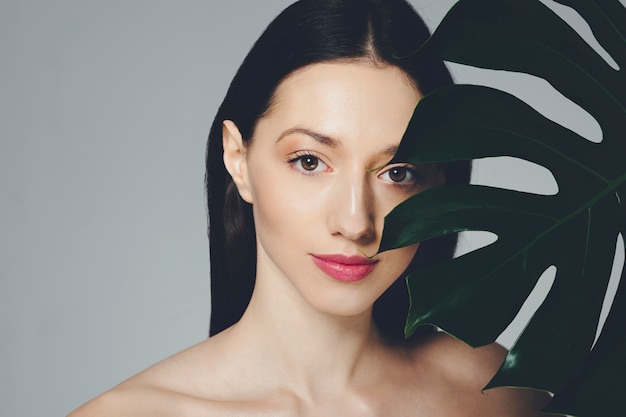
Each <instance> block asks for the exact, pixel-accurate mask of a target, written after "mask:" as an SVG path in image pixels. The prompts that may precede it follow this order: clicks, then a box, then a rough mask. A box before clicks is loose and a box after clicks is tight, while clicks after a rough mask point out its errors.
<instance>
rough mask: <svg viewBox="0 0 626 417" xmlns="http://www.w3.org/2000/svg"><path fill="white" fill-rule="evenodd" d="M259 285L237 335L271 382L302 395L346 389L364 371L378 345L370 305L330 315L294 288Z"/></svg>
mask: <svg viewBox="0 0 626 417" xmlns="http://www.w3.org/2000/svg"><path fill="white" fill-rule="evenodd" d="M268 281H270V279H268V278H267V277H264V276H263V275H259V276H258V277H257V284H256V287H255V290H254V293H253V296H252V299H251V301H250V304H249V306H248V308H247V310H246V313H245V314H244V316H243V317H242V319H241V321H240V322H239V323H238V324H237V325H235V326H234V328H233V332H232V334H233V336H236V337H237V338H238V339H239V340H240V342H239V343H238V345H239V346H241V347H242V349H244V350H245V351H246V353H245V356H244V357H246V358H248V359H250V362H251V363H252V366H255V367H263V368H266V369H265V370H261V372H262V373H261V374H262V375H267V376H268V378H269V380H268V381H267V383H268V384H271V383H272V382H273V383H274V384H275V386H276V387H280V388H283V389H286V390H288V391H296V394H297V395H298V396H300V397H302V398H309V399H314V398H321V397H323V396H329V395H336V394H337V393H340V392H345V391H346V390H348V389H349V387H350V385H351V384H353V383H354V382H355V381H356V380H358V379H359V375H361V374H362V373H363V372H365V368H364V366H363V365H364V364H367V365H370V363H369V362H370V361H368V358H372V357H373V356H375V353H374V352H375V351H376V349H377V348H378V347H379V346H380V338H379V337H378V335H377V332H376V330H375V327H374V325H373V322H372V318H371V309H370V310H368V311H365V312H363V313H362V314H359V315H357V316H350V317H344V316H336V315H331V314H326V313H324V312H320V311H319V310H317V309H315V308H314V307H313V306H311V305H310V304H308V303H307V302H305V301H304V300H303V299H302V297H301V296H300V295H299V293H298V292H297V290H295V288H293V287H291V288H289V286H290V284H289V283H285V285H286V288H285V287H282V288H281V287H280V285H278V286H277V285H276V283H275V282H272V283H269V282H268Z"/></svg>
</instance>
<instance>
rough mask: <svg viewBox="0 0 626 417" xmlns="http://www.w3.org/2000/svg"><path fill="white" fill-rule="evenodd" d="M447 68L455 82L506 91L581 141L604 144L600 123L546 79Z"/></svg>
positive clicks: (479, 69)
mask: <svg viewBox="0 0 626 417" xmlns="http://www.w3.org/2000/svg"><path fill="white" fill-rule="evenodd" d="M447 64H448V66H449V67H450V70H451V71H452V73H453V74H454V79H455V82H457V83H463V84H475V85H483V86H487V87H492V88H497V89H498V90H502V91H505V92H507V93H509V94H512V95H514V96H515V97H517V98H519V99H520V100H522V101H523V102H525V103H526V104H528V105H529V106H531V107H532V108H533V109H535V110H536V111H538V112H539V113H541V114H542V115H543V116H544V117H546V118H548V119H550V120H552V121H553V122H555V123H557V124H559V125H561V126H563V127H564V128H566V129H569V130H571V131H572V132H574V133H576V134H578V135H579V136H581V138H584V139H587V140H588V141H590V142H594V143H600V142H602V128H601V127H600V124H599V123H598V121H597V120H596V119H595V118H594V117H593V116H591V114H589V113H588V112H587V111H586V110H584V109H583V108H582V107H580V106H579V105H578V104H576V103H574V102H573V101H572V100H570V99H569V98H567V97H565V96H564V95H563V94H561V93H560V92H559V91H558V90H557V89H555V88H554V87H552V85H551V84H550V83H548V82H547V81H546V80H544V79H543V78H539V77H535V76H534V75H530V74H524V73H520V72H512V71H501V70H492V69H484V68H476V67H471V66H469V65H463V64H456V63H452V62H448V63H447Z"/></svg>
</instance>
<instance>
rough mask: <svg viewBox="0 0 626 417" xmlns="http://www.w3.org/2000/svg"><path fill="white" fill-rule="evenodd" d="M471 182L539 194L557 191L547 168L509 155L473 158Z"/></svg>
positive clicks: (550, 193)
mask: <svg viewBox="0 0 626 417" xmlns="http://www.w3.org/2000/svg"><path fill="white" fill-rule="evenodd" d="M471 182H472V184H478V185H487V186H490V187H498V188H504V189H507V190H515V191H522V192H526V193H533V194H540V195H555V194H557V193H558V192H559V185H558V183H557V182H556V179H555V178H554V175H552V172H550V170H549V169H547V168H545V167H543V166H541V165H539V164H535V163H534V162H530V161H526V160H524V159H520V158H513V157H510V156H498V157H493V158H481V159H477V160H475V161H474V166H473V168H472V180H471Z"/></svg>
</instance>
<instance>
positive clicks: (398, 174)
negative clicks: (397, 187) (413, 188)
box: [389, 167, 406, 182]
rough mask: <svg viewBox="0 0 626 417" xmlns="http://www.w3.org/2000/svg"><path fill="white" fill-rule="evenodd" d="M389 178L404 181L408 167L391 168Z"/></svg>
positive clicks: (394, 180)
mask: <svg viewBox="0 0 626 417" xmlns="http://www.w3.org/2000/svg"><path fill="white" fill-rule="evenodd" d="M389 179H390V180H391V181H393V182H402V181H404V180H405V179H406V168H404V167H396V168H391V169H390V170H389Z"/></svg>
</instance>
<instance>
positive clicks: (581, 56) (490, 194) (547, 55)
mask: <svg viewBox="0 0 626 417" xmlns="http://www.w3.org/2000/svg"><path fill="white" fill-rule="evenodd" d="M560 2H561V3H563V4H566V5H569V6H571V7H574V8H575V9H576V10H577V11H578V12H579V13H580V14H581V16H582V17H583V18H585V19H586V20H587V22H588V23H589V24H590V26H591V27H592V30H593V31H594V33H595V34H596V36H597V39H598V40H599V42H601V44H602V45H603V47H604V48H605V50H607V51H608V52H609V53H610V54H611V56H612V57H613V59H614V60H615V62H617V64H618V65H619V66H620V68H624V65H626V37H625V33H626V10H625V9H624V7H623V6H622V5H621V4H620V3H619V2H618V1H617V0H596V1H592V0H563V1H560ZM432 55H435V56H437V57H440V58H442V59H445V60H448V61H453V62H459V63H463V64H468V65H473V66H477V67H482V68H491V69H501V70H508V71H517V72H525V73H528V74H532V75H536V76H539V77H542V78H544V79H545V80H547V81H548V82H549V83H551V84H552V85H553V86H554V87H555V88H556V89H558V90H559V91H560V92H561V93H562V94H563V95H564V96H566V97H568V98H569V99H571V100H573V101H574V102H576V103H577V104H579V105H580V106H581V107H582V108H584V109H585V110H586V111H588V112H589V113H590V114H591V115H592V116H593V117H594V118H595V119H596V120H597V121H598V123H600V126H601V128H602V133H603V137H602V142H601V143H592V142H590V141H587V140H586V139H584V138H582V137H580V136H578V135H577V134H576V133H574V132H572V131H570V130H568V129H566V128H565V127H562V126H560V125H558V124H556V123H554V122H552V121H550V120H548V119H547V118H545V117H544V116H542V115H541V114H539V113H537V112H536V111H535V110H533V109H532V108H531V107H530V106H528V105H526V104H524V103H523V102H521V101H520V100H519V99H517V98H515V97H513V96H511V95H509V94H507V93H504V92H501V91H498V90H494V89H491V88H487V87H479V86H464V85H458V86H451V87H446V88H442V89H439V90H437V91H435V92H434V93H431V94H429V95H428V96H426V97H424V98H423V99H422V100H421V101H420V102H419V104H418V106H417V107H416V110H415V113H414V115H413V118H412V119H411V122H410V124H409V126H408V128H407V131H406V133H405V137H404V138H403V140H402V142H401V144H400V149H399V150H398V153H397V155H396V157H395V158H394V159H395V161H403V162H412V163H416V164H417V163H421V162H447V161H457V160H466V159H475V158H483V157H490V156H513V157H518V158H522V159H526V160H529V161H532V162H535V163H537V164H540V165H542V166H544V167H546V168H547V169H549V170H550V172H551V173H552V174H553V175H554V177H555V179H556V181H557V183H558V186H559V190H558V193H557V194H555V195H549V196H545V195H534V194H530V193H521V192H517V191H510V190H503V189H498V188H492V187H483V186H475V185H464V186H444V187H439V188H435V189H431V190H428V191H426V192H423V193H421V194H418V195H416V196H414V197H412V198H410V199H409V200H407V201H405V202H404V203H402V204H401V205H399V206H398V207H397V208H396V209H394V210H393V211H392V212H391V213H390V214H389V215H388V216H387V218H386V219H385V228H384V232H383V238H382V242H381V248H380V250H381V251H384V250H388V249H392V248H396V247H401V246H406V245H409V244H412V243H416V242H421V241H424V240H427V239H430V238H434V237H437V236H441V235H446V234H450V233H456V232H460V231H465V230H483V231H489V232H493V233H495V234H496V235H497V236H498V239H497V241H496V242H494V243H493V244H491V245H489V246H487V247H485V248H481V249H479V250H476V251H474V252H471V253H469V254H467V255H464V256H462V257H459V258H457V259H453V260H450V261H447V262H443V263H440V264H437V265H433V266H430V267H427V268H424V269H420V270H418V271H416V272H415V273H413V274H411V275H410V276H409V277H408V278H407V283H408V286H409V292H410V296H411V308H410V312H409V317H408V320H407V329H406V331H407V334H410V333H412V331H413V330H414V329H415V328H416V327H417V326H419V325H422V324H434V325H436V326H438V327H440V328H442V329H443V330H444V331H446V332H448V333H450V334H452V335H454V336H455V337H458V338H460V339H462V340H464V341H466V342H467V343H469V344H471V345H473V346H479V345H484V344H487V343H490V342H493V341H494V340H495V339H496V338H497V336H498V335H499V334H500V333H502V331H503V330H504V329H505V328H506V326H507V325H508V324H509V323H510V322H511V320H512V319H513V318H514V317H515V315H516V314H517V312H518V311H519V308H520V307H521V305H522V304H523V302H524V301H525V300H526V298H527V297H528V295H529V294H530V292H531V291H532V289H533V288H534V286H535V284H536V282H537V280H538V278H539V277H540V275H541V274H542V273H543V272H544V271H545V270H546V269H547V268H548V267H549V266H551V265H554V266H555V267H556V269H557V273H556V278H555V282H554V284H553V286H552V288H551V289H550V292H549V294H548V296H547V298H546V300H545V301H544V303H543V304H542V305H541V306H540V308H539V309H538V310H537V311H536V312H535V314H534V316H533V317H532V319H531V321H530V322H529V324H528V325H527V327H526V328H525V330H524V331H523V333H522V334H521V336H520V338H519V339H518V340H517V342H516V343H515V345H514V346H513V348H512V349H511V351H510V352H509V354H508V356H507V358H506V360H505V362H504V364H503V365H502V367H501V369H500V370H499V372H498V373H497V374H496V376H495V377H494V379H493V380H492V381H491V383H490V384H489V385H488V387H487V388H489V387H494V386H520V387H532V388H536V389H541V390H546V391H550V392H552V393H556V394H557V395H556V396H555V398H554V401H553V403H552V404H551V405H550V406H549V410H550V411H552V412H559V413H569V414H573V415H581V416H593V417H598V416H602V415H616V410H618V409H617V408H615V407H617V404H618V399H619V394H620V393H624V392H626V383H624V382H621V381H623V378H618V377H621V376H622V375H623V372H624V371H626V369H625V367H626V365H625V360H626V354H624V353H623V352H626V338H625V337H624V336H625V335H624V333H625V332H626V330H625V329H626V323H625V321H626V319H625V318H624V317H625V316H626V312H625V311H624V310H626V307H624V304H626V300H624V298H625V297H626V290H623V289H620V291H619V293H618V295H617V296H616V299H615V303H614V307H613V310H612V311H611V313H610V316H609V319H608V320H607V322H606V325H605V327H604V329H603V332H602V335H601V337H600V339H599V340H598V342H597V344H596V345H595V346H594V344H593V343H594V337H595V334H596V330H597V326H598V320H599V316H600V311H601V309H602V303H603V300H604V298H605V294H606V290H607V286H608V282H609V278H610V274H611V268H612V264H613V259H614V255H615V244H616V241H617V239H618V235H619V234H620V233H621V234H622V236H626V208H625V204H624V203H625V202H626V138H625V135H626V133H624V132H626V77H624V72H623V71H622V70H615V69H613V68H611V67H610V66H609V64H607V63H606V62H605V61H604V60H603V59H602V58H601V57H600V56H599V55H598V54H597V53H596V52H595V51H593V49H591V48H590V47H589V46H588V45H587V43H586V42H585V41H584V40H582V39H581V38H580V36H579V35H578V34H577V33H576V32H574V31H573V30H572V29H571V28H570V27H569V26H568V25H567V24H566V23H564V22H563V21H562V20H561V19H560V18H559V17H558V16H556V15H555V14H554V13H552V12H551V11H550V10H549V9H548V8H546V7H545V6H543V5H542V4H541V3H539V2H538V1H535V0H461V1H459V2H458V3H457V4H456V5H455V7H453V8H452V9H451V11H450V12H449V13H448V15H447V16H446V18H445V19H444V21H443V22H442V23H441V25H440V26H439V28H438V29H437V30H436V32H435V33H434V34H433V36H432V37H431V38H430V39H429V41H428V42H427V43H426V44H425V45H424V46H423V47H422V48H421V49H420V50H419V51H418V52H417V53H416V54H414V55H412V56H410V57H407V58H406V59H417V60H421V59H423V58H424V56H432ZM625 285H626V284H622V285H621V287H624V286H625ZM616 314H619V316H618V317H616ZM607 358H609V359H607ZM609 383H610V384H611V385H608V384H609ZM605 391H607V392H609V391H610V393H611V395H612V397H611V398H613V402H611V401H608V402H606V403H605V404H604V406H605V410H606V411H605V414H601V413H600V412H598V410H601V408H599V406H598V405H597V404H596V402H598V401H602V400H599V399H600V398H603V397H604V392H605Z"/></svg>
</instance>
